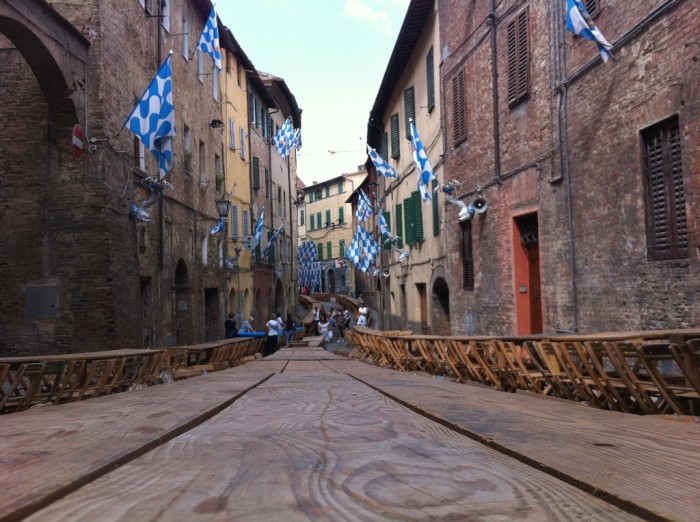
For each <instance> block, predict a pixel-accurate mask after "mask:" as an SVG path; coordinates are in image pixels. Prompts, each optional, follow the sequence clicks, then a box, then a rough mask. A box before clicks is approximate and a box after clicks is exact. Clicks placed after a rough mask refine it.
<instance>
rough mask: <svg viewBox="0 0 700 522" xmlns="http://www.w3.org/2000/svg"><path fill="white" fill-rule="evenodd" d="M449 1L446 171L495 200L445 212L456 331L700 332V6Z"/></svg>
mask: <svg viewBox="0 0 700 522" xmlns="http://www.w3.org/2000/svg"><path fill="white" fill-rule="evenodd" d="M495 4H496V3H495V2H483V1H474V0H471V1H467V2H463V1H455V0H441V1H440V2H439V6H440V7H439V11H440V37H441V38H440V39H441V49H442V53H441V58H442V66H441V69H442V80H443V84H442V90H443V93H444V139H445V177H446V178H448V179H451V178H453V179H458V180H459V181H461V182H462V183H463V185H462V186H461V188H462V190H461V193H460V197H461V198H462V200H463V201H465V202H469V201H471V200H472V199H473V198H474V197H475V196H476V195H481V196H482V197H483V198H485V200H486V201H487V202H488V210H487V212H485V213H484V214H481V215H477V216H475V217H474V218H473V219H472V220H470V221H467V222H465V223H463V224H459V223H456V222H450V221H448V234H447V238H448V239H447V244H448V249H447V251H448V252H449V254H448V267H449V276H448V282H449V285H450V289H451V292H450V310H451V316H452V317H453V318H454V319H453V320H452V333H453V334H504V333H517V334H528V333H537V332H554V331H557V330H564V331H567V330H573V331H582V332H590V331H605V330H638V329H650V328H681V327H687V326H696V325H697V324H698V317H699V313H700V305H699V304H698V299H697V297H696V296H697V294H698V291H699V290H700V270H699V268H700V266H699V265H700V259H699V256H698V244H700V218H699V217H698V215H699V213H698V210H699V209H698V193H699V191H700V176H698V172H699V171H700V169H699V167H698V165H699V164H700V163H699V162H700V142H699V141H698V136H700V103H698V100H699V99H700V80H699V78H700V77H699V76H698V74H697V70H698V68H697V61H698V56H699V51H698V40H697V35H698V34H700V17H699V16H698V15H699V14H700V12H699V11H698V6H697V3H696V2H692V1H683V0H680V1H672V0H671V1H666V0H629V1H627V2H611V1H607V0H586V1H585V4H586V6H587V7H588V10H589V12H590V14H591V16H592V17H593V19H594V21H595V22H596V24H598V26H599V27H600V29H601V31H602V33H603V34H604V35H605V36H606V37H607V39H608V40H609V42H610V43H612V45H613V47H612V55H613V58H614V59H613V60H612V61H610V62H609V63H603V62H602V60H601V57H600V55H599V53H598V51H597V49H596V46H595V45H594V44H593V42H591V41H589V40H586V39H584V38H581V37H577V36H574V35H573V34H572V33H570V32H568V31H565V28H564V21H565V18H566V13H565V6H566V3H565V2H550V1H545V0H530V1H525V2H523V1H518V0H506V1H503V2H499V3H498V4H497V5H495Z"/></svg>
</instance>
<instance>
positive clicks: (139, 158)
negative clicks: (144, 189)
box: [134, 136, 146, 172]
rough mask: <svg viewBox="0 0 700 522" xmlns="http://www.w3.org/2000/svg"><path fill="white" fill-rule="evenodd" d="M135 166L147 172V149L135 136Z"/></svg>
mask: <svg viewBox="0 0 700 522" xmlns="http://www.w3.org/2000/svg"><path fill="white" fill-rule="evenodd" d="M134 165H136V166H137V167H138V168H140V169H141V170H143V171H144V172H145V171H146V147H144V145H143V142H142V141H141V140H140V139H139V138H138V137H137V136H134Z"/></svg>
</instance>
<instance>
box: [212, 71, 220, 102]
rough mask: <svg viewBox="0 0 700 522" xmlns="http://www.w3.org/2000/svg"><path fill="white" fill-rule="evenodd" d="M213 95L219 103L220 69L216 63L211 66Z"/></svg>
mask: <svg viewBox="0 0 700 522" xmlns="http://www.w3.org/2000/svg"><path fill="white" fill-rule="evenodd" d="M211 95H212V96H213V97H214V99H215V100H216V101H219V68H218V67H217V66H216V64H214V63H212V66H211Z"/></svg>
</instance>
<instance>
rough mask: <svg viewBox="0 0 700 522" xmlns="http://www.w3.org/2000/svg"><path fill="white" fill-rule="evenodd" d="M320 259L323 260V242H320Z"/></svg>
mask: <svg viewBox="0 0 700 522" xmlns="http://www.w3.org/2000/svg"><path fill="white" fill-rule="evenodd" d="M318 260H319V261H322V260H323V243H319V244H318Z"/></svg>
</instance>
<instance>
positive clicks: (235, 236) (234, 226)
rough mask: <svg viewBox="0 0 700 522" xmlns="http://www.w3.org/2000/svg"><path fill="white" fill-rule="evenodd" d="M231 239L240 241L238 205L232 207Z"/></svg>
mask: <svg viewBox="0 0 700 522" xmlns="http://www.w3.org/2000/svg"><path fill="white" fill-rule="evenodd" d="M231 237H232V238H233V239H238V238H239V237H240V236H239V235H238V205H231Z"/></svg>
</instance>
